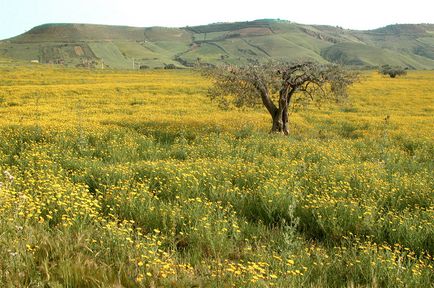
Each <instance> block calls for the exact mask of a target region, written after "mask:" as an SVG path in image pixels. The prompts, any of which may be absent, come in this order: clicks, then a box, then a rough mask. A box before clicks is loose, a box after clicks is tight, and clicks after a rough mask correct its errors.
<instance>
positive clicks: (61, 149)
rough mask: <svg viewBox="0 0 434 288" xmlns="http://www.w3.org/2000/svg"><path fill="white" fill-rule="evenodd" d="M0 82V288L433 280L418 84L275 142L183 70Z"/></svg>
mask: <svg viewBox="0 0 434 288" xmlns="http://www.w3.org/2000/svg"><path fill="white" fill-rule="evenodd" d="M0 70H1V74H0V75H1V76H0V86H1V90H0V116H1V117H0V125H1V128H0V169H1V171H2V173H3V175H2V176H0V182H2V186H1V188H0V257H1V259H2V261H0V284H1V286H5V287H17V286H18V287H27V286H28V287H33V286H44V285H45V286H48V287H62V286H68V287H122V286H124V287H141V286H142V287H161V286H162V287H191V286H196V287H231V286H235V287H269V286H277V287H300V286H307V287H310V286H320V287H322V286H332V287H339V286H373V287H378V286H379V287H421V286H422V287H423V286H426V287H428V286H430V285H431V283H432V282H433V281H434V279H433V278H434V277H433V270H434V268H433V259H432V255H433V253H434V244H433V243H434V239H433V234H434V220H433V219H434V217H433V216H434V204H433V187H434V185H433V184H434V183H433V177H432V172H431V171H432V170H433V157H432V155H433V152H434V151H433V150H434V149H433V147H434V146H433V135H432V131H434V129H433V128H434V127H433V123H434V122H433V120H434V119H433V116H432V115H433V113H432V112H433V107H432V103H433V100H434V99H433V98H434V91H433V85H432V83H433V82H434V74H433V73H431V72H425V73H422V72H413V73H410V74H409V75H408V76H407V77H406V78H401V79H389V78H384V77H382V76H379V75H377V74H372V75H367V76H366V80H365V81H364V82H362V83H361V84H358V85H357V86H356V87H354V89H352V91H351V98H350V100H349V102H347V103H344V104H343V105H341V106H328V107H322V108H321V110H317V109H314V108H312V109H310V110H305V111H303V112H297V113H294V114H293V115H291V116H292V119H293V123H292V126H291V128H292V134H291V136H290V137H280V136H276V135H269V134H268V129H269V127H268V126H269V119H268V118H267V115H266V114H265V113H263V112H262V110H260V109H258V110H257V111H256V110H252V111H236V110H230V111H220V110H218V108H217V107H216V105H214V104H213V103H210V102H209V101H208V100H207V99H206V97H205V96H204V95H205V93H206V88H207V85H208V83H207V82H206V81H205V80H204V79H201V78H200V77H199V76H198V75H196V74H194V73H193V72H188V71H176V72H166V71H155V72H146V73H129V72H122V73H116V72H104V73H101V72H99V73H97V72H89V71H80V70H57V69H56V70H53V69H47V68H26V67H13V66H11V65H9V66H3V67H0ZM3 171H6V172H3Z"/></svg>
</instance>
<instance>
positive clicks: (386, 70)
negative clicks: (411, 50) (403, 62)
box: [379, 65, 407, 78]
mask: <svg viewBox="0 0 434 288" xmlns="http://www.w3.org/2000/svg"><path fill="white" fill-rule="evenodd" d="M379 72H380V73H381V74H383V75H389V76H390V78H395V77H396V76H403V75H406V74H407V71H406V70H405V69H404V68H402V67H399V66H390V65H383V66H381V67H380V70H379Z"/></svg>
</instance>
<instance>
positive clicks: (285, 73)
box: [206, 62, 357, 135]
mask: <svg viewBox="0 0 434 288" xmlns="http://www.w3.org/2000/svg"><path fill="white" fill-rule="evenodd" d="M206 74H207V75H208V76H210V77H211V79H213V86H212V87H211V88H210V91H209V92H210V93H209V95H210V97H211V99H215V100H219V101H220V103H221V104H223V105H225V106H227V105H228V104H229V103H230V102H232V103H233V104H234V105H235V106H237V107H242V106H256V105H263V106H265V108H266V109H267V111H268V112H269V114H270V116H271V118H272V123H273V124H272V128H271V131H272V132H279V133H284V134H286V135H287V134H288V133H289V127H288V110H289V107H290V104H307V103H308V102H311V101H323V100H339V99H340V98H342V97H346V95H347V94H346V89H347V87H348V86H349V85H350V84H352V83H353V82H354V81H355V80H356V79H357V73H354V72H350V71H346V70H344V69H343V68H341V67H340V66H337V65H331V64H318V63H314V62H297V63H281V62H269V63H262V64H260V63H255V64H249V65H247V66H219V67H215V68H213V69H210V70H207V72H206Z"/></svg>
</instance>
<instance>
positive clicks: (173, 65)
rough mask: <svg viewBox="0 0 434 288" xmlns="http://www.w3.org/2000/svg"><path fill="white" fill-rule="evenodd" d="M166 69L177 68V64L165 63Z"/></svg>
mask: <svg viewBox="0 0 434 288" xmlns="http://www.w3.org/2000/svg"><path fill="white" fill-rule="evenodd" d="M164 69H169V70H171V69H176V66H175V64H165V65H164Z"/></svg>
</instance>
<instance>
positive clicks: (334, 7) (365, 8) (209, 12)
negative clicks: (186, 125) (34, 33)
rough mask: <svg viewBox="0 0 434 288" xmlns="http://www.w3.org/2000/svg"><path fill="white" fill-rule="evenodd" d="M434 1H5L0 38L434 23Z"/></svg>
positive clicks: (2, 2)
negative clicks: (278, 22) (227, 25)
mask: <svg viewBox="0 0 434 288" xmlns="http://www.w3.org/2000/svg"><path fill="white" fill-rule="evenodd" d="M433 11H434V1H432V0H411V1H408V0H406V1H404V0H358V1H351V0H347V1H344V0H298V1H294V0H262V1H257V0H250V1H245V0H213V1H207V0H178V1H176V0H151V1H148V0H142V1H140V0H68V1H63V0H0V39H6V38H9V37H12V36H16V35H18V34H21V33H24V32H26V31H27V30H30V29H31V28H33V27H35V26H37V25H41V24H45V23H91V24H109V25H126V26H137V27H149V26H167V27H184V26H193V25H203V24H209V23H215V22H235V21H246V20H255V19H263V18H274V19H284V20H289V21H292V22H297V23H302V24H325V25H332V26H341V27H343V28H347V29H358V30H366V29H375V28H379V27H383V26H386V25H389V24H396V23H434V12H433Z"/></svg>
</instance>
